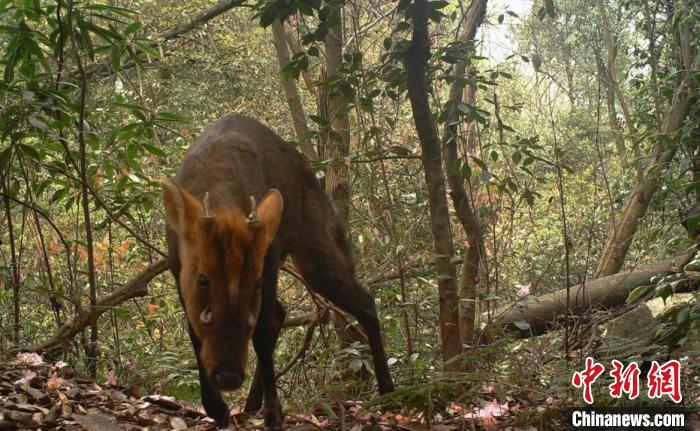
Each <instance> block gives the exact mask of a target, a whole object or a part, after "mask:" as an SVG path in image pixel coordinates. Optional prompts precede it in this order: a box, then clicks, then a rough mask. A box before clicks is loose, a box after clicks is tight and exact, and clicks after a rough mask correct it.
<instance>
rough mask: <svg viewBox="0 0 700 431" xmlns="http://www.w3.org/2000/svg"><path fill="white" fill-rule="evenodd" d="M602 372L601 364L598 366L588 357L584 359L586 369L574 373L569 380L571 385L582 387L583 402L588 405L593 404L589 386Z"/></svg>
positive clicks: (603, 369) (603, 368)
mask: <svg viewBox="0 0 700 431" xmlns="http://www.w3.org/2000/svg"><path fill="white" fill-rule="evenodd" d="M603 371H605V367H604V366H603V364H599V363H597V362H595V360H594V359H593V358H591V357H588V358H586V369H585V370H583V371H577V372H575V373H574V376H573V377H572V378H571V383H572V384H573V385H574V386H575V387H577V388H580V387H581V386H583V400H584V401H585V402H587V403H588V404H593V393H592V392H591V385H592V384H593V383H594V382H595V381H596V379H597V378H598V377H600V375H601V374H603Z"/></svg>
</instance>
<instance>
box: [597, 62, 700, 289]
mask: <svg viewBox="0 0 700 431" xmlns="http://www.w3.org/2000/svg"><path fill="white" fill-rule="evenodd" d="M699 66H700V55H696V57H695V61H694V62H693V67H694V68H695V69H697V67H699ZM695 86H696V83H695V81H694V80H690V79H688V80H684V81H683V82H682V83H681V84H680V86H679V87H678V88H677V89H676V91H675V92H674V96H673V99H672V101H671V105H670V107H669V109H668V111H667V114H666V117H665V118H664V121H663V123H662V124H661V127H660V128H659V132H660V134H661V135H662V136H661V137H660V138H658V140H657V142H656V146H655V149H654V152H653V157H654V159H655V163H653V164H652V165H651V167H650V168H649V169H647V171H646V173H645V174H644V175H642V177H641V179H638V181H637V183H636V185H635V187H634V190H633V191H632V193H631V194H630V196H629V197H628V198H627V201H626V202H625V205H624V207H623V209H622V214H621V215H620V217H619V218H618V219H617V222H616V223H615V225H614V226H613V227H612V229H611V231H610V233H609V234H608V241H607V243H606V244H605V248H603V252H602V254H601V257H600V260H599V261H598V266H597V267H596V270H595V274H594V277H595V278H600V277H605V276H608V275H612V274H616V273H618V272H619V271H620V269H621V268H622V265H623V263H624V261H625V257H626V256H627V252H628V250H629V248H630V245H631V244H632V240H633V239H634V235H635V233H636V232H637V228H638V226H639V221H640V220H641V219H642V218H643V217H644V214H646V211H647V209H648V208H649V203H650V202H651V198H652V196H653V195H654V193H656V191H657V190H658V188H659V181H660V178H661V175H662V174H663V173H664V172H665V171H666V169H667V168H668V164H669V163H670V162H671V160H672V159H673V156H674V155H675V152H676V150H677V148H678V146H677V145H675V144H674V143H673V142H671V144H670V145H668V143H667V141H670V140H669V139H668V138H667V137H668V136H669V135H673V134H675V133H676V132H678V130H679V129H680V128H681V126H682V125H683V121H684V120H685V118H686V117H687V116H688V112H689V111H690V107H691V106H692V105H693V103H695V98H694V97H689V94H690V93H691V92H692V90H693V88H694V87H695Z"/></svg>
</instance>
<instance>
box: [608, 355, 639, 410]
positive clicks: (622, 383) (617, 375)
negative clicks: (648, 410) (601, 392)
mask: <svg viewBox="0 0 700 431" xmlns="http://www.w3.org/2000/svg"><path fill="white" fill-rule="evenodd" d="M612 366H613V370H612V371H610V375H611V376H612V377H613V379H615V381H614V382H613V384H611V385H610V386H608V387H609V388H610V396H611V397H613V398H620V397H622V393H623V392H624V393H626V394H627V396H628V397H629V399H631V400H633V399H635V398H637V397H638V396H639V374H640V373H641V371H640V370H639V365H637V363H636V362H632V363H631V364H629V365H628V366H627V367H626V368H625V367H624V365H622V362H620V361H618V360H617V359H613V361H612Z"/></svg>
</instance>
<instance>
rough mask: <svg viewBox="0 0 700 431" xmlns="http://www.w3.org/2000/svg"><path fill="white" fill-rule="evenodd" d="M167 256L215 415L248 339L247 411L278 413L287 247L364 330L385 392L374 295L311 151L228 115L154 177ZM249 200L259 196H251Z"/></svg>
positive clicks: (239, 371) (238, 379) (387, 382)
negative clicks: (311, 162)
mask: <svg viewBox="0 0 700 431" xmlns="http://www.w3.org/2000/svg"><path fill="white" fill-rule="evenodd" d="M161 185H162V190H163V199H164V201H165V211H166V217H167V221H168V223H167V237H168V251H169V266H170V270H171V271H172V273H173V275H174V277H175V280H176V282H177V286H178V291H179V294H180V300H181V302H182V305H183V307H184V309H185V314H186V316H187V321H188V324H189V334H190V338H191V340H192V346H193V347H194V351H195V354H196V357H197V364H198V366H199V381H200V386H201V392H202V405H203V406H204V409H205V410H206V412H207V414H208V415H209V416H210V417H212V418H214V419H215V420H216V422H217V424H218V425H219V426H222V427H223V426H226V424H227V423H228V419H229V409H228V407H227V405H226V403H225V402H224V401H223V399H222V398H221V391H230V390H235V389H238V388H239V387H240V386H241V385H242V383H243V379H244V376H245V374H244V370H245V366H246V362H247V359H248V358H247V356H248V355H247V352H248V340H249V339H250V338H251V337H252V339H253V346H254V348H255V352H256V354H257V357H258V362H257V368H256V370H255V378H254V379H253V383H252V385H251V390H250V393H249V394H248V399H247V402H246V407H245V409H246V411H251V412H254V411H257V410H259V409H260V408H261V407H262V403H263V398H264V401H265V403H264V407H265V409H264V417H265V425H266V426H267V427H268V428H272V429H279V428H281V426H282V423H283V416H282V409H281V405H280V402H279V400H278V398H277V387H276V383H275V371H274V364H273V353H274V350H275V345H276V343H277V338H278V336H279V332H280V329H281V328H282V323H283V321H284V318H285V314H286V313H285V310H284V308H283V307H282V304H281V303H280V302H279V301H278V299H277V272H278V269H279V266H280V263H281V262H282V261H284V259H285V258H286V257H287V256H288V255H289V256H291V257H292V260H293V261H294V265H295V266H296V267H297V268H298V270H299V271H300V272H301V274H302V276H303V277H304V280H305V281H306V283H307V284H308V286H309V287H310V289H311V290H313V291H314V292H317V293H319V294H321V295H322V296H324V297H326V298H328V299H329V300H330V301H331V302H333V303H334V304H336V305H337V306H338V307H340V308H341V309H343V310H345V311H347V312H348V313H350V314H351V315H353V316H354V317H355V318H356V319H357V320H358V322H359V323H360V325H361V326H362V328H363V329H364V330H365V332H366V334H367V338H368V340H369V345H370V348H371V351H372V356H373V359H374V367H375V373H376V376H377V382H378V385H379V392H380V393H382V394H384V393H387V392H391V391H392V390H393V388H394V385H393V383H392V380H391V375H390V374H389V368H388V365H387V361H386V353H385V352H384V346H383V344H382V337H381V333H380V329H379V320H378V319H377V312H376V310H375V307H374V298H373V297H372V295H371V294H370V293H369V291H367V289H365V288H364V287H363V286H362V285H361V284H360V283H359V282H358V280H357V278H356V277H355V270H354V263H353V259H352V256H351V250H350V245H349V244H348V241H347V238H346V235H345V228H344V226H343V225H342V223H341V221H340V220H339V218H338V216H337V215H336V214H335V211H334V210H333V206H332V205H331V202H330V201H329V199H328V197H327V196H326V194H325V193H324V191H323V189H322V188H321V185H320V183H319V182H318V180H317V179H316V177H315V175H314V173H313V172H312V171H311V169H310V168H309V167H308V166H307V162H306V161H305V160H304V158H303V157H302V156H301V154H300V153H298V152H297V151H296V150H295V149H294V148H293V147H292V146H291V145H289V144H287V143H285V142H284V141H283V140H282V139H281V138H280V137H279V136H277V135H276V134H275V133H274V132H272V131H271V130H270V129H268V128H267V127H266V126H264V125H262V124H260V123H259V122H257V121H255V120H252V119H250V118H247V117H244V116H241V115H233V114H231V115H227V116H225V117H223V118H222V119H220V120H219V121H218V122H216V123H215V124H213V125H212V126H210V127H209V128H208V129H207V130H205V131H204V133H203V134H202V135H201V136H200V137H199V139H198V140H197V142H196V143H195V144H194V146H193V147H192V148H191V149H190V150H189V152H188V154H187V156H186V158H185V161H184V163H183V165H182V168H181V169H180V171H179V173H178V174H177V177H176V178H175V179H174V181H170V180H168V179H165V178H164V179H162V180H161ZM256 202H257V204H256Z"/></svg>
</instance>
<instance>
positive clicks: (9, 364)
mask: <svg viewBox="0 0 700 431" xmlns="http://www.w3.org/2000/svg"><path fill="white" fill-rule="evenodd" d="M317 410H318V411H316V412H312V413H306V414H294V413H293V412H290V411H286V412H285V429H289V430H295V431H312V430H324V431H325V430H343V431H381V430H407V431H422V430H428V429H432V430H436V431H449V430H457V429H466V430H475V429H485V428H486V429H510V430H513V431H537V428H535V427H527V428H505V427H503V428H502V427H501V426H498V425H499V423H500V422H501V420H502V419H504V418H505V417H506V416H510V415H511V414H512V413H515V411H512V412H511V411H510V410H511V409H510V408H509V407H508V404H503V405H499V404H498V403H497V402H496V401H493V402H491V403H486V404H485V405H483V406H481V407H480V408H477V409H474V411H473V412H470V411H468V410H465V409H463V408H460V407H458V406H456V405H455V406H452V411H453V413H454V414H453V415H452V416H451V417H443V416H439V417H437V423H436V419H435V418H434V419H433V423H432V424H431V425H428V424H427V423H426V421H425V418H424V417H423V416H422V415H421V414H416V415H414V416H402V415H399V414H395V413H389V412H384V413H380V412H376V411H368V410H365V409H363V408H362V402H360V401H346V402H342V403H337V402H336V403H333V404H328V405H325V406H324V407H323V408H319V409H317ZM448 410H449V409H448ZM231 419H232V422H233V424H232V425H231V426H230V427H229V428H230V429H239V430H253V429H263V428H264V424H263V421H262V419H261V418H259V417H257V416H248V415H244V414H242V413H240V414H235V411H234V414H233V415H232V418H231ZM24 429H28V430H39V429H41V430H46V429H58V430H81V429H85V430H88V431H116V430H166V429H169V430H170V429H172V430H201V431H208V430H215V429H216V427H215V425H214V424H213V421H212V420H211V419H210V418H208V417H206V415H205V414H204V412H203V410H202V409H201V407H199V406H196V405H192V404H191V403H187V402H183V401H179V400H176V399H175V398H173V397H169V396H164V395H146V396H144V395H143V394H141V393H139V390H138V389H136V388H127V387H123V386H119V385H116V384H110V383H109V382H106V383H103V384H97V383H95V382H92V381H89V380H85V379H82V378H80V377H78V376H76V375H75V372H74V371H73V369H72V368H71V367H70V365H68V364H66V363H65V362H56V363H46V362H44V361H43V360H42V358H41V357H40V356H39V355H36V354H33V353H21V354H19V355H17V358H16V359H13V360H11V361H6V362H4V363H0V431H5V430H24Z"/></svg>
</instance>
